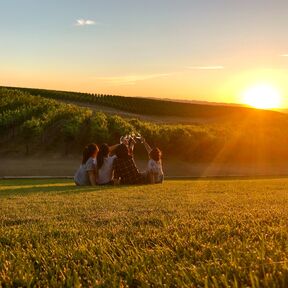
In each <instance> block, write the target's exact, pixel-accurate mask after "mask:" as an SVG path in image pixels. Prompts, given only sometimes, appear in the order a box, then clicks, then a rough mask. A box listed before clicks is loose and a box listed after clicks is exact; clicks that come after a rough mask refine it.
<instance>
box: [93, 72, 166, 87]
mask: <svg viewBox="0 0 288 288" xmlns="http://www.w3.org/2000/svg"><path fill="white" fill-rule="evenodd" d="M169 75H170V74H149V75H126V76H115V77H114V76H113V77H96V78H94V79H95V80H100V81H104V82H107V83H108V84H111V85H135V84H136V82H138V81H145V80H150V79H155V78H162V77H167V76H169Z"/></svg>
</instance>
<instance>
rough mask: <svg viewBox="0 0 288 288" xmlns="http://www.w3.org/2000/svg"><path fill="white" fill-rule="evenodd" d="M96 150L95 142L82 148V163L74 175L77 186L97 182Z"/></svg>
mask: <svg viewBox="0 0 288 288" xmlns="http://www.w3.org/2000/svg"><path fill="white" fill-rule="evenodd" d="M98 151H99V149H98V146H97V145H96V144H89V145H87V146H86V147H85V148H84V151H83V159H82V164H81V166H80V167H79V169H78V170H77V172H76V174H75V176H74V181H75V184H76V185H77V186H95V185H96V184H97V179H96V157H97V154H98Z"/></svg>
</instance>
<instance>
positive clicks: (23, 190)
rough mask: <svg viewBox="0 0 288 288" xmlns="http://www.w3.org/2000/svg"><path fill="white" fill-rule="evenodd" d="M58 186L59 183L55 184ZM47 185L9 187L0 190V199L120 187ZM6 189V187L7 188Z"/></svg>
mask: <svg viewBox="0 0 288 288" xmlns="http://www.w3.org/2000/svg"><path fill="white" fill-rule="evenodd" d="M57 184H59V183H57ZM57 184H55V185H51V184H49V185H47V186H44V185H43V186H41V187H37V186H36V187H25V186H24V187H16V188H15V189H14V188H12V187H11V186H10V187H9V189H5V188H4V189H3V188H2V189H1V190H0V197H4V196H26V195H31V194H35V193H37V194H41V193H52V194H79V193H87V192H103V191H107V190H112V189H114V190H115V189H120V188H121V186H95V187H89V186H85V187H79V186H75V185H74V184H70V185H65V186H59V185H57ZM7 188H8V187H7Z"/></svg>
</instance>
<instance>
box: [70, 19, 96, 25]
mask: <svg viewBox="0 0 288 288" xmlns="http://www.w3.org/2000/svg"><path fill="white" fill-rule="evenodd" d="M96 24H97V23H96V22H95V21H94V20H89V19H77V20H76V23H75V26H89V25H96Z"/></svg>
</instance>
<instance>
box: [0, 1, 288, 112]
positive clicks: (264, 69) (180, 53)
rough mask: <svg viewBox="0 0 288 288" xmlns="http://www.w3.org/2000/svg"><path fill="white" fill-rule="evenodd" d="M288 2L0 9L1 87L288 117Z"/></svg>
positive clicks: (41, 4)
mask: <svg viewBox="0 0 288 288" xmlns="http://www.w3.org/2000/svg"><path fill="white" fill-rule="evenodd" d="M287 15H288V1H287V0H274V1H271V0H269V1H268V0H242V1H238V0H177V1H176V0H105V1H104V0H81V1H80V0H0V37H1V38H0V85H6V86H16V87H19V86H21V87H37V88H47V89H59V90H68V91H83V92H91V93H103V94H116V95H127V96H147V97H160V98H173V99H174V98H175V99H190V100H200V101H212V102H225V103H239V102H241V99H242V98H241V97H242V96H241V95H242V94H243V91H245V89H248V88H249V87H250V86H253V85H256V84H258V83H266V84H271V85H273V86H274V87H276V88H277V90H279V91H280V92H281V94H282V95H283V104H282V105H283V106H285V107H288V99H286V98H288V97H286V95H288V81H287V76H288V75H287V72H288V36H287V35H288V34H287V26H288V17H287Z"/></svg>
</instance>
